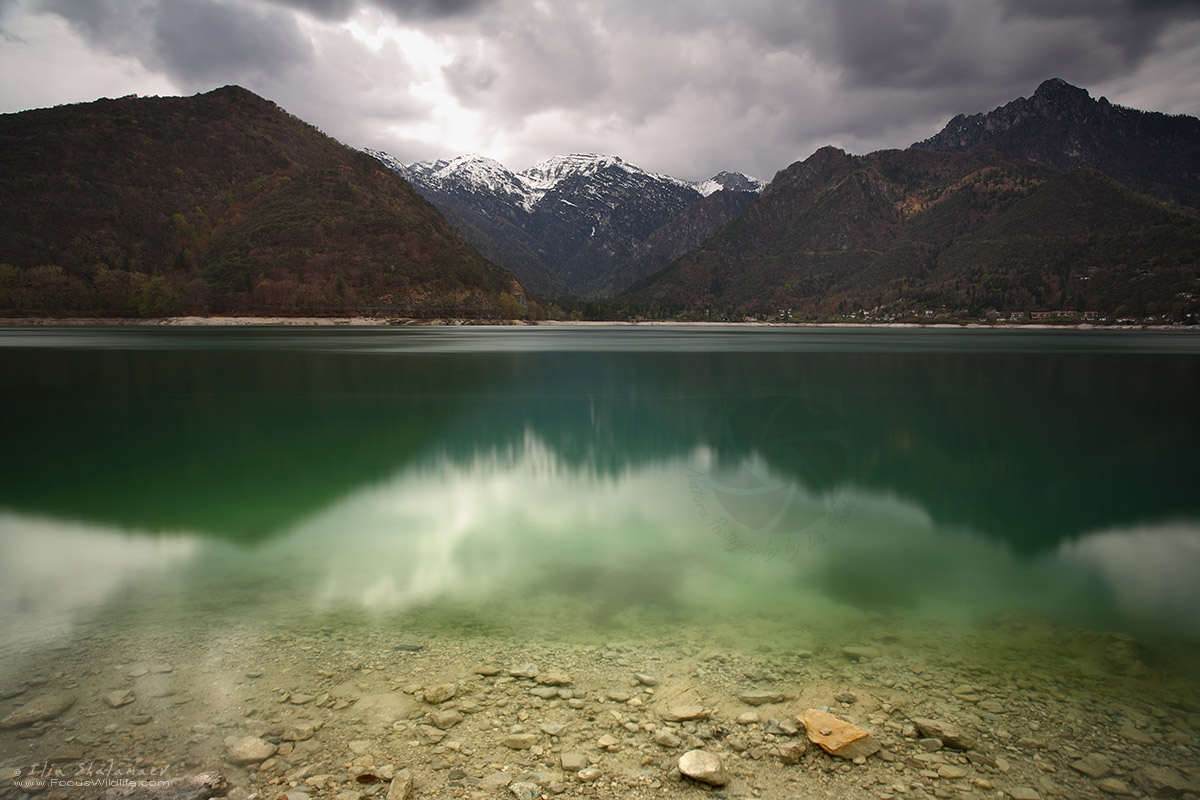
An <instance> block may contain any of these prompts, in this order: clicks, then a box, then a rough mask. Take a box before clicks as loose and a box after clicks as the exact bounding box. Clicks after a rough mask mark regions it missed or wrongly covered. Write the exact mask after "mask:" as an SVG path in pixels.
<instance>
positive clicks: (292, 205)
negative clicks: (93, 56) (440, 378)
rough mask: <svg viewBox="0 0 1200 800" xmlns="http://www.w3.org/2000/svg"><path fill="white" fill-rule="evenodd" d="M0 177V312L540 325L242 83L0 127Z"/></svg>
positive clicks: (438, 234) (503, 278)
mask: <svg viewBox="0 0 1200 800" xmlns="http://www.w3.org/2000/svg"><path fill="white" fill-rule="evenodd" d="M0 173H3V174H4V175H5V180H4V181H2V182H0V230H2V231H4V233H5V235H4V237H3V238H2V239H0V313H8V314H14V313H17V314H20V313H34V314H66V313H80V312H84V313H89V314H90V313H99V314H107V315H113V316H123V315H131V314H136V315H142V316H163V315H169V314H181V313H192V314H213V313H216V314H221V313H270V314H284V315H288V314H331V313H372V314H380V315H394V316H412V317H437V316H468V317H485V318H486V317H504V318H512V317H525V316H529V315H531V314H536V313H539V312H538V308H537V306H536V303H534V304H532V305H531V304H530V303H529V301H527V299H526V298H525V293H524V289H523V288H522V287H521V285H520V283H519V282H518V281H517V280H516V279H515V278H513V276H512V275H511V274H510V273H508V272H506V271H505V270H503V269H501V268H499V267H497V266H495V265H494V264H492V263H490V262H488V261H487V260H485V259H484V258H483V257H482V256H481V255H479V253H478V252H476V251H475V250H474V249H473V248H471V247H470V246H469V245H467V244H466V243H465V242H464V241H463V239H462V237H461V235H460V234H459V233H458V231H456V230H455V229H454V228H452V227H451V226H450V225H449V224H448V223H447V222H446V221H445V220H444V219H443V217H442V216H441V214H440V213H439V212H438V211H437V210H436V209H435V208H434V207H433V206H432V205H430V204H429V203H428V202H426V201H425V200H423V199H422V198H421V197H419V196H418V195H417V194H416V193H415V192H414V191H413V190H412V187H411V186H410V185H409V184H408V183H407V182H406V181H404V180H403V179H402V178H400V177H399V176H397V175H395V174H393V173H392V172H391V171H389V170H387V169H384V168H383V167H381V165H380V164H379V163H378V162H377V161H376V160H375V159H373V158H371V157H370V156H367V155H365V154H363V153H360V152H358V151H356V150H353V149H351V148H349V147H346V146H345V145H342V144H341V143H339V142H337V141H336V140H334V139H332V138H330V137H328V136H326V135H324V134H323V133H321V132H320V131H319V130H317V129H316V128H314V127H312V126H311V125H308V124H307V123H304V122H302V121H301V120H299V119H297V118H296V117H294V116H292V115H290V114H288V113H286V112H285V111H283V110H282V109H280V108H279V107H278V106H276V105H275V104H274V103H272V102H270V101H268V100H264V99H263V98H260V97H258V96H257V95H254V94H253V93H251V92H249V91H247V90H245V89H242V88H240V87H236V86H227V87H224V88H221V89H216V90H214V91H211V92H208V93H205V94H200V95H195V96H193V97H187V98H180V97H154V98H139V97H135V96H131V97H125V98H120V99H116V100H108V99H104V100H98V101H95V102H92V103H81V104H76V105H68V106H58V107H55V108H49V109H38V110H33V111H24V112H20V113H16V114H5V115H0Z"/></svg>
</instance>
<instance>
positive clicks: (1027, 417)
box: [0, 327, 1200, 654]
mask: <svg viewBox="0 0 1200 800" xmlns="http://www.w3.org/2000/svg"><path fill="white" fill-rule="evenodd" d="M0 390H2V395H0V396H2V400H0V402H2V404H3V438H4V441H5V453H6V455H5V458H4V463H3V466H2V467H0V471H2V472H3V475H2V476H0V478H2V479H0V620H2V621H3V627H2V628H0V641H2V643H3V646H4V647H5V651H6V652H8V653H10V654H11V653H16V652H25V651H27V650H28V649H30V648H38V647H41V646H48V645H51V644H54V643H61V642H62V641H64V640H66V641H69V640H70V638H71V637H72V636H78V635H85V634H87V633H88V632H89V631H101V630H102V631H108V632H112V631H118V632H120V631H124V632H131V631H139V632H145V631H147V630H155V629H162V630H173V631H174V630H188V629H192V628H194V629H197V630H204V631H207V632H208V633H210V634H211V633H212V632H213V631H219V630H221V629H222V628H230V629H232V628H238V629H243V628H246V627H250V628H261V629H264V630H271V629H304V628H307V627H320V626H330V625H333V626H338V625H345V626H363V625H365V626H368V627H371V626H375V627H380V626H382V627H384V628H386V629H387V630H389V631H394V632H397V633H399V634H404V633H409V634H412V635H414V636H467V635H498V636H537V637H542V638H544V639H547V640H554V639H563V640H571V641H604V640H606V639H611V638H613V637H614V636H615V637H626V638H647V639H653V638H654V637H661V636H665V635H668V634H669V632H670V631H679V630H686V631H688V632H690V634H691V635H694V636H697V637H705V636H711V637H715V638H717V639H720V640H721V641H727V642H730V643H733V644H737V645H738V646H745V647H750V648H753V647H754V646H756V645H758V644H761V643H763V642H769V643H770V644H771V646H773V647H785V648H786V647H794V648H807V647H812V646H814V645H816V644H819V643H820V642H822V641H825V640H827V639H831V638H836V637H837V636H838V635H840V632H842V631H845V630H853V629H854V628H855V626H859V625H863V624H867V623H871V624H878V623H879V622H880V620H891V621H892V623H890V624H895V625H901V624H902V623H904V624H921V623H924V622H926V621H938V622H953V623H954V624H961V625H966V626H972V625H985V626H986V625H989V624H992V621H994V620H995V619H997V618H998V617H1002V616H1003V615H1012V614H1022V615H1032V616H1035V617H1037V618H1042V619H1049V620H1052V621H1055V622H1059V623H1064V624H1069V625H1073V626H1080V627H1086V628H1091V629H1095V630H1101V631H1124V632H1127V633H1130V634H1132V635H1134V636H1137V637H1141V638H1143V639H1155V638H1156V637H1157V638H1164V637H1165V638H1167V639H1178V640H1181V641H1184V642H1195V641H1197V640H1198V639H1200V615H1197V614H1196V610H1197V609H1200V581H1197V580H1196V576H1197V575H1198V574H1200V492H1198V491H1196V481H1195V476H1196V466H1195V465H1196V458H1197V453H1200V337H1197V336H1196V335H1195V334H1190V333H1187V334H1176V333H1170V332H1075V331H1053V332H1025V331H988V330H936V329H935V330H865V329H859V330H854V329H850V330H847V329H802V330H795V329H771V330H762V329H743V328H732V329H726V328H720V329H714V328H628V327H625V328H538V329H490V328H423V329H406V330H395V329H383V330H365V331H364V330H329V329H319V330H295V329H291V330H278V329H268V330H246V329H237V330H232V329H222V330H211V329H188V330H179V329H171V330H146V329H105V330H92V329H82V330H81V329H61V330H28V329H25V330H7V331H3V332H0Z"/></svg>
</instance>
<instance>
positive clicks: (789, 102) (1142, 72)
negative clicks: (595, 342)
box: [0, 0, 1200, 179]
mask: <svg viewBox="0 0 1200 800" xmlns="http://www.w3.org/2000/svg"><path fill="white" fill-rule="evenodd" d="M1050 77H1061V78H1064V79H1066V80H1067V81H1069V82H1071V83H1073V84H1075V85H1077V86H1083V87H1084V88H1086V89H1088V90H1089V91H1091V93H1092V95H1093V96H1094V97H1099V96H1101V95H1104V96H1107V97H1108V98H1109V100H1111V101H1113V102H1115V103H1120V104H1123V105H1127V106H1133V107H1135V108H1143V109H1149V110H1156V111H1165V112H1169V113H1182V114H1191V115H1200V79H1198V77H1200V0H0V112H11V111H20V110H24V109H27V108H38V107H44V106H51V105H56V104H60V103H71V102H80V101H89V100H94V99H96V98H98V97H118V96H121V95H125V94H130V93H137V94H142V95H155V94H158V95H167V94H194V93H196V92H203V91H207V90H209V89H213V88H216V87H218V86H222V85H225V84H230V83H236V84H240V85H242V86H245V87H246V88H248V89H251V90H252V91H254V92H257V93H258V94H260V95H262V96H264V97H267V98H268V99H271V100H274V101H275V102H277V103H278V104H279V105H281V106H282V107H283V108H285V109H287V110H288V111H290V112H292V113H293V114H295V115H297V116H299V117H301V118H303V119H305V120H307V121H309V122H311V123H313V124H315V125H317V126H318V127H320V128H321V129H322V130H324V131H325V132H326V133H329V134H331V135H333V136H336V137H337V138H338V139H340V140H342V141H343V142H345V143H346V144H349V145H351V146H354V147H375V148H379V149H382V150H386V151H388V152H390V153H392V154H393V155H395V156H396V157H398V158H400V159H401V160H403V161H405V162H409V161H414V160H418V159H430V158H441V157H450V156H454V155H457V154H460V153H464V152H475V153H480V154H483V155H487V156H490V157H492V158H495V159H497V160H499V161H501V162H503V163H505V164H507V165H508V166H510V167H512V168H514V169H524V168H526V167H528V166H531V165H532V164H533V163H535V162H536V161H538V160H540V159H542V158H545V157H548V156H551V155H557V154H560V153H569V152H598V153H608V154H614V155H620V156H622V157H623V158H625V159H626V160H627V161H630V162H632V163H635V164H638V165H639V166H642V167H644V168H646V169H650V170H654V171H658V172H665V173H668V174H672V175H676V176H678V177H682V178H689V179H702V178H707V177H709V176H711V175H712V174H714V173H716V172H718V171H720V170H722V169H730V170H740V171H743V172H747V173H749V174H751V175H755V176H757V177H761V178H764V179H769V178H770V177H771V176H772V175H774V173H775V172H776V171H777V170H779V169H781V168H783V167H785V166H787V165H788V164H790V163H792V162H794V161H796V160H799V159H802V158H805V157H807V156H808V155H810V154H811V153H812V152H813V151H814V150H815V149H817V148H818V147H820V146H822V145H825V144H835V145H838V146H840V147H843V148H845V149H846V150H849V151H851V152H854V153H865V152H870V151H872V150H877V149H880V148H884V147H906V146H908V145H909V144H911V143H912V142H913V141H916V140H918V139H922V138H925V137H927V136H930V135H932V134H933V133H936V132H937V131H938V130H939V129H940V128H941V127H942V125H944V124H945V122H946V121H947V120H948V119H949V118H950V117H952V116H953V115H954V114H956V113H959V112H965V113H973V112H977V111H987V110H990V109H992V108H994V107H996V106H998V105H1002V104H1004V103H1005V102H1008V101H1009V100H1012V99H1015V98H1017V97H1022V96H1028V95H1030V94H1032V93H1033V91H1034V89H1036V88H1037V85H1038V84H1039V83H1040V82H1041V81H1042V80H1044V79H1046V78H1050Z"/></svg>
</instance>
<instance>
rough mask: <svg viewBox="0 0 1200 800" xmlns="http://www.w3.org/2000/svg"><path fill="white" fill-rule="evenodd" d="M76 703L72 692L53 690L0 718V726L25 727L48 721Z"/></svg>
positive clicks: (9, 727) (6, 728) (7, 728)
mask: <svg viewBox="0 0 1200 800" xmlns="http://www.w3.org/2000/svg"><path fill="white" fill-rule="evenodd" d="M73 705H75V695H73V694H71V693H70V692H52V693H50V694H44V695H41V696H40V697H35V698H34V699H32V700H30V701H29V702H28V703H26V704H25V705H23V706H21V707H20V708H18V709H16V710H15V711H12V712H11V713H9V714H8V715H7V716H5V717H4V718H3V719H0V728H3V729H5V730H9V729H12V728H24V727H26V726H28V725H32V724H33V723H35V722H47V721H49V720H52V719H54V718H55V717H58V716H61V715H62V714H63V713H64V712H65V711H66V710H67V709H68V708H70V707H71V706H73Z"/></svg>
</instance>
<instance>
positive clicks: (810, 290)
mask: <svg viewBox="0 0 1200 800" xmlns="http://www.w3.org/2000/svg"><path fill="white" fill-rule="evenodd" d="M1198 263H1200V213H1197V212H1196V211H1195V210H1193V209H1188V208H1185V207H1182V206H1174V205H1170V204H1167V203H1164V202H1161V201H1158V200H1154V199H1152V198H1149V197H1146V196H1144V195H1139V194H1137V193H1135V192H1133V191H1132V190H1130V189H1128V188H1126V187H1125V186H1123V185H1121V184H1120V183H1118V182H1116V181H1115V180H1112V179H1111V178H1108V177H1106V176H1104V175H1102V174H1101V173H1099V172H1097V171H1095V170H1093V169H1090V168H1087V167H1079V168H1076V169H1073V170H1071V171H1069V172H1065V173H1060V174H1055V173H1053V172H1051V171H1050V170H1048V169H1046V168H1044V167H1039V166H1037V165H1035V164H1032V163H1030V162H1028V161H1025V160H1022V159H1019V158H1015V157H1012V156H1006V155H1002V154H1000V153H997V152H994V151H990V150H967V151H938V150H930V149H923V148H910V149H908V150H903V151H898V150H890V151H880V152H877V153H871V154H869V155H866V156H851V155H847V154H846V153H843V152H842V151H840V150H837V149H836V148H823V149H822V150H819V151H817V153H814V154H813V155H812V156H811V157H810V158H808V159H806V160H805V161H803V162H798V163H797V164H793V165H792V166H791V167H789V168H788V169H786V170H783V171H782V172H780V173H779V174H778V175H777V176H776V178H775V180H774V181H773V182H772V183H771V185H770V186H769V187H768V189H767V191H766V192H764V193H763V196H762V197H761V198H760V199H759V200H757V201H756V202H754V203H752V204H751V205H750V206H748V207H747V208H746V210H745V211H743V212H742V214H741V215H739V216H738V217H736V218H735V219H734V220H732V221H731V222H730V223H729V224H728V225H726V226H725V227H724V228H723V229H722V230H721V231H720V232H719V233H718V234H717V235H716V236H714V237H713V238H712V239H710V240H709V241H707V242H705V243H704V244H703V245H702V246H701V247H700V248H698V249H696V250H694V251H692V252H691V253H689V254H686V255H684V256H683V257H681V258H679V259H678V260H676V261H675V262H673V263H672V264H671V265H670V266H668V267H667V268H665V269H664V270H662V271H660V272H658V273H656V274H655V275H652V276H650V277H648V278H646V279H643V280H642V281H640V282H638V283H636V284H634V285H633V286H631V287H630V288H629V289H627V290H626V291H625V292H624V293H623V294H621V295H620V296H618V297H617V298H616V301H615V304H616V305H617V306H623V307H624V308H625V309H626V310H627V311H629V312H631V313H649V314H662V313H681V312H693V313H694V312H697V311H700V312H706V313H709V314H711V315H724V316H736V317H740V316H743V315H755V316H769V317H775V316H777V315H780V314H782V315H784V316H785V317H790V318H793V319H794V318H815V319H829V318H850V319H875V320H881V319H882V320H904V319H912V318H914V317H917V318H926V316H927V314H935V315H938V316H951V317H955V316H958V317H966V318H981V317H983V316H984V315H986V314H988V312H1002V313H1004V314H1011V313H1014V312H1017V313H1021V312H1037V311H1047V310H1049V311H1055V312H1062V313H1063V314H1064V315H1066V316H1077V317H1079V318H1083V317H1084V316H1087V317H1088V318H1092V317H1095V318H1096V319H1099V318H1101V317H1109V318H1112V317H1126V316H1128V317H1137V318H1144V317H1148V316H1159V317H1164V318H1169V319H1172V320H1175V321H1194V319H1195V317H1194V315H1195V313H1196V312H1197V311H1200V309H1198V308H1197V304H1196V301H1195V299H1194V298H1195V297H1196V296H1197V295H1200V278H1198V274H1197V264H1198ZM1189 315H1192V316H1189Z"/></svg>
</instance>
